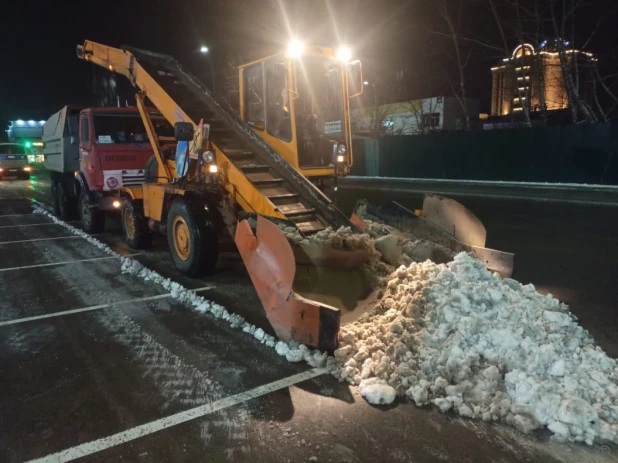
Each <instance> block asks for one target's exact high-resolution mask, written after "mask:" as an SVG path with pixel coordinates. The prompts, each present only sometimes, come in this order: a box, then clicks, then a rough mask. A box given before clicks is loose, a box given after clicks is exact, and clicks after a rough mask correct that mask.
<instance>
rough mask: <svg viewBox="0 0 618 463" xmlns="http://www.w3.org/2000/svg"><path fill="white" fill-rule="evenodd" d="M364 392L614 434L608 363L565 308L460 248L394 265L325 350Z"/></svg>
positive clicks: (582, 437)
mask: <svg viewBox="0 0 618 463" xmlns="http://www.w3.org/2000/svg"><path fill="white" fill-rule="evenodd" d="M329 365H330V366H331V367H333V368H335V371H336V373H335V375H336V376H338V377H339V378H340V379H341V380H344V381H347V382H349V383H351V384H355V385H358V386H359V389H360V392H361V394H362V395H363V396H364V397H365V398H366V399H367V400H368V401H369V402H371V403H388V400H387V399H388V398H391V397H392V399H391V401H392V400H393V399H394V397H395V395H397V396H400V397H404V396H405V397H408V398H409V399H411V400H413V401H414V402H415V403H416V404H417V405H425V404H429V403H433V404H434V405H436V406H437V407H439V408H440V409H441V410H442V411H448V410H451V409H452V410H454V411H455V412H457V413H458V414H459V415H461V416H465V417H470V418H480V419H483V420H486V421H504V422H506V423H509V424H511V425H513V426H515V427H516V428H518V429H519V430H521V431H523V432H530V431H531V430H533V429H537V428H540V427H542V426H547V427H548V428H549V429H550V430H551V431H552V432H553V433H554V435H555V438H557V439H560V440H570V441H585V442H586V443H588V444H592V443H593V442H594V441H595V440H609V441H614V442H618V439H617V437H616V435H617V431H618V424H617V423H618V386H617V385H616V383H617V381H616V378H617V377H618V369H617V367H616V362H615V360H613V359H611V358H609V357H608V356H607V355H606V354H605V353H604V352H603V351H602V350H601V349H600V348H599V347H597V346H595V344H594V341H593V339H592V338H591V337H590V336H589V335H588V333H587V331H585V330H584V329H583V328H582V327H580V326H579V325H578V324H577V322H576V319H575V317H574V316H573V315H572V314H571V313H570V312H569V311H568V308H567V306H566V305H564V304H562V303H560V302H559V301H558V300H556V299H554V298H553V297H552V296H551V295H547V296H543V295H541V294H539V293H537V292H536V290H535V288H534V286H532V285H525V286H524V285H521V284H520V283H518V282H516V281H514V280H511V279H506V280H502V279H501V278H500V277H499V276H498V275H496V274H492V273H490V272H489V271H487V270H486V269H485V267H484V265H483V264H482V263H481V262H480V261H478V260H476V259H474V258H473V257H471V256H469V255H468V254H465V253H461V254H459V255H457V256H456V257H455V260H454V261H453V262H451V263H449V264H447V265H436V264H434V263H432V262H429V261H427V262H424V263H413V264H411V265H410V266H408V267H405V266H401V267H400V268H399V269H398V270H397V271H396V272H395V273H393V275H392V276H391V279H390V281H389V282H388V285H387V287H386V289H385V292H384V295H383V297H382V299H381V301H380V302H379V303H378V304H377V306H376V307H375V309H374V311H373V312H372V313H368V314H365V315H364V316H363V317H361V318H360V319H359V320H358V321H357V322H355V323H354V324H352V325H350V326H346V327H343V328H342V330H341V334H340V348H339V349H338V350H337V351H335V357H334V358H332V359H329Z"/></svg>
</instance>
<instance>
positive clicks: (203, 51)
mask: <svg viewBox="0 0 618 463" xmlns="http://www.w3.org/2000/svg"><path fill="white" fill-rule="evenodd" d="M200 53H201V54H202V55H208V65H209V66H210V81H211V84H212V92H213V93H215V92H216V90H215V70H214V67H213V65H212V53H210V49H209V48H208V47H207V46H205V45H202V46H201V47H200Z"/></svg>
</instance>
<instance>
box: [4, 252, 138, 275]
mask: <svg viewBox="0 0 618 463" xmlns="http://www.w3.org/2000/svg"><path fill="white" fill-rule="evenodd" d="M142 254H143V253H142V252H138V253H135V254H126V255H124V256H104V257H93V258H91V259H78V260H67V261H64V262H50V263H49V264H35V265H23V266H21V267H9V268H0V272H10V271H13V270H22V269H25V268H38V267H53V266H54V265H65V264H77V263H79V262H93V261H95V260H104V259H120V258H121V257H133V256H140V255H142Z"/></svg>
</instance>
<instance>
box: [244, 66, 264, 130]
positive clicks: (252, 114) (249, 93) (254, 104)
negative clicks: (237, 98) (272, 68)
mask: <svg viewBox="0 0 618 463" xmlns="http://www.w3.org/2000/svg"><path fill="white" fill-rule="evenodd" d="M243 80H244V82H243V87H244V102H243V103H244V111H243V112H244V115H243V116H244V119H245V121H247V123H248V124H249V125H250V126H252V127H255V128H256V129H259V130H264V73H263V69H262V64H256V65H254V66H251V67H248V68H246V69H245V70H244V72H243Z"/></svg>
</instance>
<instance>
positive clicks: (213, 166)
mask: <svg viewBox="0 0 618 463" xmlns="http://www.w3.org/2000/svg"><path fill="white" fill-rule="evenodd" d="M218 170H219V169H218V168H217V165H216V164H211V165H210V166H208V171H209V172H210V173H211V174H216V173H217V171H218Z"/></svg>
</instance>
